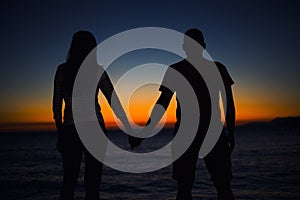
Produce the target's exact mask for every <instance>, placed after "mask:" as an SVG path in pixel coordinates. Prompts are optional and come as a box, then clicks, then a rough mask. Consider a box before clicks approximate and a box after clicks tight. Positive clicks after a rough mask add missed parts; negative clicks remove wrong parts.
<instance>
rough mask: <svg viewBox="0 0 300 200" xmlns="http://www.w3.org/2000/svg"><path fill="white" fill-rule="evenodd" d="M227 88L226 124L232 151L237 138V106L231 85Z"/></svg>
mask: <svg viewBox="0 0 300 200" xmlns="http://www.w3.org/2000/svg"><path fill="white" fill-rule="evenodd" d="M225 90H226V100H227V107H226V109H227V111H226V115H225V120H226V125H227V129H228V136H229V148H230V152H232V151H233V149H234V146H235V139H234V127H235V106H234V100H233V94H232V89H231V86H229V85H228V86H225Z"/></svg>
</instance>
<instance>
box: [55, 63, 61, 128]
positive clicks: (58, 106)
mask: <svg viewBox="0 0 300 200" xmlns="http://www.w3.org/2000/svg"><path fill="white" fill-rule="evenodd" d="M62 81H63V80H62V65H60V66H58V68H57V70H56V73H55V78H54V91H53V101H52V111H53V118H54V120H55V124H56V128H57V130H58V131H60V130H61V128H62V103H63V95H62Z"/></svg>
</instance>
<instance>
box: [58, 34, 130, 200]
mask: <svg viewBox="0 0 300 200" xmlns="http://www.w3.org/2000/svg"><path fill="white" fill-rule="evenodd" d="M96 46H97V43H96V39H95V37H94V36H93V34H92V33H90V32H88V31H78V32H76V33H75V34H74V35H73V39H72V42H71V46H70V49H69V52H68V55H67V59H66V62H65V63H63V64H61V65H59V66H58V68H57V71H56V74H55V80H54V94H53V113H54V120H55V123H56V128H57V131H58V140H57V149H58V151H59V152H60V153H61V155H62V163H63V184H62V188H61V192H60V199H61V200H70V199H74V188H75V185H76V183H77V180H78V176H79V171H80V163H81V160H82V156H83V154H84V157H85V173H84V184H85V190H86V195H85V199H86V200H97V199H100V197H99V192H100V181H101V175H102V168H103V164H102V163H101V162H99V161H98V160H97V159H95V158H94V157H93V156H92V155H91V154H90V153H89V152H88V151H87V149H86V148H85V147H84V146H83V144H82V142H81V140H80V138H79V136H78V134H77V131H76V128H75V125H74V120H73V115H72V92H73V84H74V81H75V78H76V75H77V72H78V70H79V68H80V65H81V64H82V62H83V60H84V59H85V58H86V56H87V55H88V54H89V53H90V52H91V51H92V50H93V49H94V48H95V47H96ZM95 59H96V58H95ZM99 67H100V66H99ZM98 89H100V90H101V91H102V92H103V94H104V96H105V97H106V99H107V100H108V102H109V103H111V97H112V93H113V90H114V87H113V85H112V83H111V80H110V79H109V77H108V74H107V73H106V72H105V71H104V73H103V75H102V77H101V79H100V81H99V84H98V88H97V91H98ZM97 93H98V92H96V94H95V97H96V98H95V108H96V113H97V117H98V121H99V123H100V126H101V127H102V129H103V131H104V132H106V129H105V124H104V120H103V117H102V114H101V111H100V105H99V104H98V97H97V96H98V95H97ZM63 101H64V103H65V108H64V117H63V120H62V105H63ZM114 103H117V104H118V105H117V106H118V107H117V108H118V110H117V111H118V113H116V115H117V116H118V117H119V118H120V119H121V121H122V122H123V124H124V126H125V127H130V125H129V122H128V121H127V118H126V115H125V112H124V110H123V108H122V106H121V104H120V102H119V99H118V98H116V101H114ZM104 148H105V147H104Z"/></svg>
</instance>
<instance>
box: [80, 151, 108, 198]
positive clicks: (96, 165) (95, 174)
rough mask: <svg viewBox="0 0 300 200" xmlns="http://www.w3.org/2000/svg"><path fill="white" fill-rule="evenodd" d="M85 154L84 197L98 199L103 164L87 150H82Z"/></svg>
mask: <svg viewBox="0 0 300 200" xmlns="http://www.w3.org/2000/svg"><path fill="white" fill-rule="evenodd" d="M84 153H85V154H84V156H85V172H84V184H85V199H86V200H99V199H100V194H99V193H100V182H101V177H102V169H103V164H102V163H101V162H99V161H98V160H97V159H96V158H94V157H93V156H92V155H91V154H90V153H89V152H88V151H87V150H85V151H84Z"/></svg>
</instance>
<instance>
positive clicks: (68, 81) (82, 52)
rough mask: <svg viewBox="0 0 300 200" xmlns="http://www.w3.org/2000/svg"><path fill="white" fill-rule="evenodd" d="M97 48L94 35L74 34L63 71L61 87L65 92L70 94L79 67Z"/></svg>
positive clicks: (88, 33) (79, 32) (87, 33)
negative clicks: (62, 86)
mask: <svg viewBox="0 0 300 200" xmlns="http://www.w3.org/2000/svg"><path fill="white" fill-rule="evenodd" d="M96 46H97V42H96V39H95V37H94V35H93V34H92V33H90V32H88V31H78V32H76V33H74V35H73V38H72V42H71V46H70V48H69V52H68V55H67V58H66V65H65V67H64V69H63V85H64V89H65V92H66V93H68V94H72V90H73V85H74V81H75V78H76V75H77V72H78V70H79V67H80V65H81V64H82V62H83V61H84V59H85V58H86V56H87V55H88V54H89V53H90V52H91V51H92V50H93V49H94V48H95V47H96Z"/></svg>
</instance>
